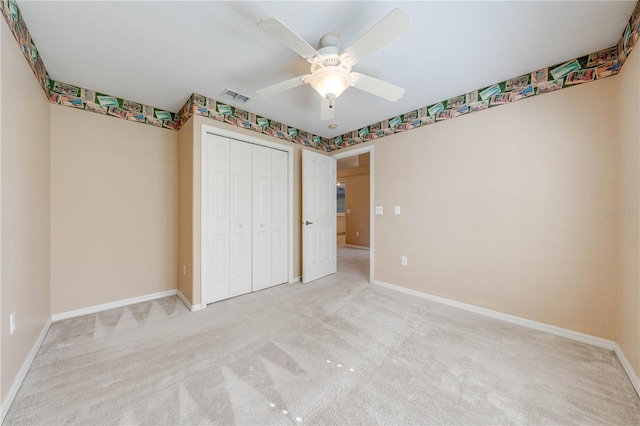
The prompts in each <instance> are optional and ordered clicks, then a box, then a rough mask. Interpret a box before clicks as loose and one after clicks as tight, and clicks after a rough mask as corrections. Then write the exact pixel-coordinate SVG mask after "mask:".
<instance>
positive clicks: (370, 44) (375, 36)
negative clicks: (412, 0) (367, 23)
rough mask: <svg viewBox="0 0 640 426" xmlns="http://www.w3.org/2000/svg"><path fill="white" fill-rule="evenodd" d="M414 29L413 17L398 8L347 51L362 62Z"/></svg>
mask: <svg viewBox="0 0 640 426" xmlns="http://www.w3.org/2000/svg"><path fill="white" fill-rule="evenodd" d="M412 27H413V24H412V23H411V16H409V14H408V13H407V12H405V11H404V10H402V9H400V8H399V7H397V8H395V9H393V11H391V13H390V14H388V15H387V16H385V17H384V18H382V20H381V21H380V22H378V23H377V24H375V25H374V26H373V27H371V28H370V29H369V31H367V32H366V33H364V34H363V35H362V36H360V38H359V39H358V40H356V41H355V42H354V43H353V44H352V45H351V46H349V47H347V48H346V49H345V51H347V52H349V55H350V56H351V57H352V58H354V59H356V60H361V59H362V58H364V57H365V56H367V55H369V54H370V53H373V52H374V51H375V50H378V49H379V48H381V47H382V46H384V45H385V44H387V43H389V42H390V41H391V40H393V39H395V38H396V37H398V36H399V35H400V34H402V33H404V32H405V31H407V30H409V29H411V28H412Z"/></svg>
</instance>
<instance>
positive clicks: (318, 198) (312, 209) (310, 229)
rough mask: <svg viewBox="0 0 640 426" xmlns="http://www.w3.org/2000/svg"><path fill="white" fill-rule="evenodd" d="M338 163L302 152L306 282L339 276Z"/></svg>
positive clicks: (303, 243)
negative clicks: (337, 271) (337, 252)
mask: <svg viewBox="0 0 640 426" xmlns="http://www.w3.org/2000/svg"><path fill="white" fill-rule="evenodd" d="M335 192H336V160H335V159H334V158H332V157H328V156H326V155H322V154H319V153H315V152H312V151H309V150H303V151H302V282H303V283H308V282H310V281H314V280H317V279H318V278H322V277H324V276H327V275H330V274H334V273H335V272H336V267H337V263H336V194H335Z"/></svg>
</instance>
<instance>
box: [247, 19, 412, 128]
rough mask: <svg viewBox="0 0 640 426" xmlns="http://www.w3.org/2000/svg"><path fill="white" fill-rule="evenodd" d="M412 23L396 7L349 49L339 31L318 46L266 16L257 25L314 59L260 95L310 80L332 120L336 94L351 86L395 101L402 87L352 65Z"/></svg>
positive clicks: (322, 110) (322, 115)
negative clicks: (299, 72) (306, 69)
mask: <svg viewBox="0 0 640 426" xmlns="http://www.w3.org/2000/svg"><path fill="white" fill-rule="evenodd" d="M412 26H413V24H412V23H411V17H410V16H409V15H408V14H407V13H406V12H405V11H403V10H402V9H400V8H396V9H394V10H393V11H392V12H391V13H389V14H388V15H387V16H385V17H384V18H383V19H382V20H381V21H380V22H378V23H377V24H375V25H374V26H373V27H371V28H370V29H369V31H367V32H366V33H364V34H363V35H362V36H361V37H360V38H359V39H358V40H356V41H355V42H354V43H353V44H352V45H351V46H349V47H347V48H346V49H344V50H342V49H341V43H342V41H341V39H340V36H339V35H338V34H336V33H327V34H325V35H323V36H322V37H321V38H320V44H319V48H318V50H316V49H314V48H313V47H311V46H310V45H309V43H307V42H306V41H304V40H303V39H302V38H301V37H300V36H299V35H297V34H296V33H294V32H293V31H292V30H291V29H290V28H289V27H287V26H286V25H284V24H283V23H282V22H280V21H279V20H277V19H276V18H267V19H263V20H261V21H260V23H259V24H258V27H259V28H260V29H261V30H262V31H264V32H265V33H267V34H270V35H271V36H273V37H275V38H276V39H277V40H279V41H281V42H282V43H284V44H285V45H287V46H288V47H289V48H290V49H291V50H293V51H294V52H296V53H297V54H298V55H300V56H302V57H303V58H304V59H306V60H307V61H308V62H309V63H311V70H310V72H311V73H310V74H306V75H302V76H300V77H296V78H292V79H290V80H286V81H283V82H281V83H277V84H274V85H273V86H269V87H266V88H264V89H261V90H258V92H257V95H258V96H260V97H268V96H272V95H275V94H278V93H281V92H284V91H285V90H289V89H293V88H294V87H298V86H302V85H303V84H309V85H311V87H312V88H313V89H314V90H315V91H316V92H318V93H319V94H320V96H322V103H321V108H320V118H321V119H322V120H330V119H332V118H333V117H334V116H335V101H336V98H337V97H338V96H340V95H341V94H342V92H344V91H345V90H346V89H347V88H349V87H350V86H353V87H355V88H357V89H360V90H363V91H365V92H368V93H371V94H373V95H376V96H379V97H381V98H384V99H387V100H389V101H392V102H395V101H397V100H398V99H400V98H401V97H402V95H403V94H404V89H403V88H402V87H398V86H396V85H393V84H391V83H387V82H386V81H382V80H378V79H377V78H373V77H370V76H368V75H364V74H360V73H357V72H352V71H351V67H352V66H354V65H355V64H356V63H357V62H358V61H359V60H361V59H362V58H364V57H365V56H367V55H369V54H370V53H373V52H374V51H375V50H377V49H379V48H380V47H382V46H384V45H385V44H387V43H388V42H390V41H391V40H393V39H395V38H396V37H398V36H399V35H400V34H402V33H404V32H405V31H407V30H409V29H410V28H411V27H412Z"/></svg>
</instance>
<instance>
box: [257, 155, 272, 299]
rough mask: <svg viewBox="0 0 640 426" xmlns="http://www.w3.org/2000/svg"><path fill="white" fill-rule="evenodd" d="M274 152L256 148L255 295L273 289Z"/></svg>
mask: <svg viewBox="0 0 640 426" xmlns="http://www.w3.org/2000/svg"><path fill="white" fill-rule="evenodd" d="M271 152H272V150H271V149H269V148H266V147H262V146H258V145H254V146H253V209H252V210H253V262H252V263H253V291H257V290H262V289H263V288H267V287H270V286H271V241H272V236H271Z"/></svg>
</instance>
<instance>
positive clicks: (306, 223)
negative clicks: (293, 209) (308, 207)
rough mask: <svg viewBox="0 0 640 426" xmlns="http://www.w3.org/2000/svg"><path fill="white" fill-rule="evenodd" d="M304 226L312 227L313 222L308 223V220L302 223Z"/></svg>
mask: <svg viewBox="0 0 640 426" xmlns="http://www.w3.org/2000/svg"><path fill="white" fill-rule="evenodd" d="M304 224H305V225H313V222H309V221H308V220H307V221H306V222H305V223H304Z"/></svg>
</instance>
